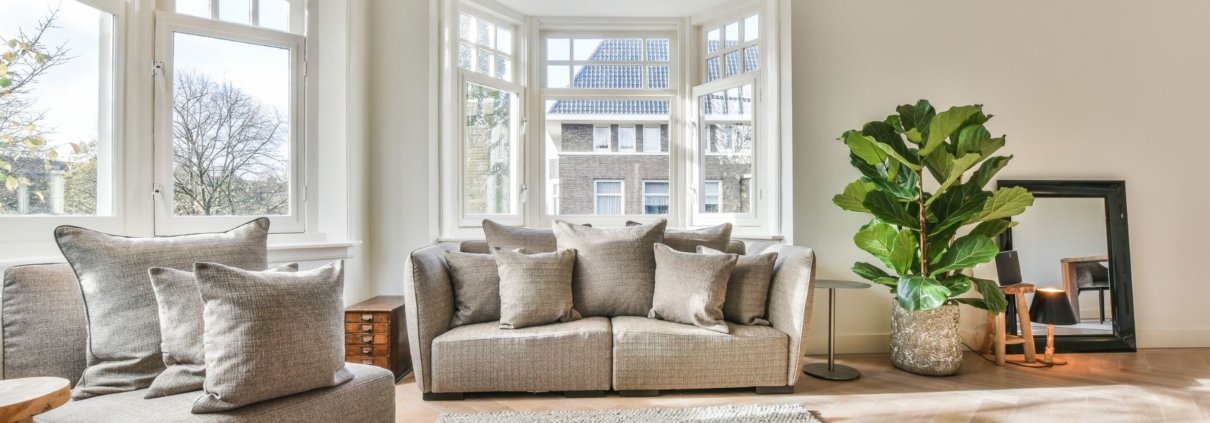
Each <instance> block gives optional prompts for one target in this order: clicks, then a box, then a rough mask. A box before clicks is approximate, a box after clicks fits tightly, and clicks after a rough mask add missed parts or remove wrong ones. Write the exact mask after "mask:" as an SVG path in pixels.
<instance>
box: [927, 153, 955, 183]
mask: <svg viewBox="0 0 1210 423" xmlns="http://www.w3.org/2000/svg"><path fill="white" fill-rule="evenodd" d="M924 164H925V167H927V168H928V170H929V173H932V174H933V179H936V180H938V181H944V180H945V179H946V178H949V176H950V170H951V169H953V168H954V154H953V153H950V152H949V150H946V149H944V148H941V149H938V150H937V151H934V152H933V154H930V155H929V156H928V158H926V159H925V160H924Z"/></svg>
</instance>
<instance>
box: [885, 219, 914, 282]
mask: <svg viewBox="0 0 1210 423" xmlns="http://www.w3.org/2000/svg"><path fill="white" fill-rule="evenodd" d="M918 247H919V244H918V243H917V240H916V233H915V232H912V230H911V229H903V230H900V231H899V235H898V236H896V237H895V243H894V244H892V245H891V254H890V265H891V267H892V268H894V269H895V272H897V273H899V274H900V275H903V274H907V272H908V269H910V268H911V267H912V261H914V260H916V249H917V248H918Z"/></svg>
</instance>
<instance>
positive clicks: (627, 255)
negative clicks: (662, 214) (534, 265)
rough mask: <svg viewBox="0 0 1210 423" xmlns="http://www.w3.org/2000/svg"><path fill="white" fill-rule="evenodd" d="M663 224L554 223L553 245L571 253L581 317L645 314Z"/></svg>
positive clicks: (577, 306)
mask: <svg viewBox="0 0 1210 423" xmlns="http://www.w3.org/2000/svg"><path fill="white" fill-rule="evenodd" d="M667 223H668V222H667V221H665V220H664V219H660V220H659V221H657V222H656V223H653V224H650V225H640V226H630V227H625V228H607V229H597V228H589V227H584V226H579V225H573V224H570V223H567V222H562V221H555V222H554V224H553V229H554V232H555V238H556V239H557V240H558V243H559V245H558V247H559V248H560V249H572V250H576V266H575V268H576V270H575V274H574V275H573V276H572V285H571V289H572V294H573V299H574V301H575V305H576V310H577V311H579V312H580V314H582V315H584V316H585V317H593V316H606V317H614V316H646V315H647V313H648V312H649V311H651V298H652V295H654V292H655V253H654V250H653V248H654V246H655V244H656V243H658V242H661V241H662V240H663V239H664V227H665V226H666V225H667Z"/></svg>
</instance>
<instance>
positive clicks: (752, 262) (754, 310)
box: [697, 247, 777, 326]
mask: <svg viewBox="0 0 1210 423" xmlns="http://www.w3.org/2000/svg"><path fill="white" fill-rule="evenodd" d="M697 252H698V253H701V254H717V255H722V254H727V253H724V252H722V251H718V250H714V249H710V248H706V247H697ZM775 264H777V253H775V252H774V253H765V254H760V255H755V256H739V261H738V262H736V263H735V270H733V271H731V280H730V281H729V282H727V301H724V302H723V317H724V318H726V319H727V320H728V321H731V322H735V323H739V324H741V325H759V326H768V325H769V321H768V320H765V308H766V307H767V306H768V304H769V284H770V283H771V282H772V280H773V266H774V265H775Z"/></svg>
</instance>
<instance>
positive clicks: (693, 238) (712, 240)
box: [626, 221, 731, 253]
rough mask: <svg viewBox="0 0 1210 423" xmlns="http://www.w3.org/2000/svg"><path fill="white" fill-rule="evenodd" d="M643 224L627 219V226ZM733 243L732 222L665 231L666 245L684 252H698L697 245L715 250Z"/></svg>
mask: <svg viewBox="0 0 1210 423" xmlns="http://www.w3.org/2000/svg"><path fill="white" fill-rule="evenodd" d="M638 225H642V224H641V223H639V222H635V221H627V222H626V226H638ZM730 243H731V224H730V223H724V224H721V225H718V226H711V227H709V228H701V229H686V230H680V229H668V230H665V231H664V245H667V246H669V247H672V249H673V250H677V251H680V252H683V253H693V252H697V247H699V246H703V247H707V248H713V249H715V250H726V249H727V245H728V244H730Z"/></svg>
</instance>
